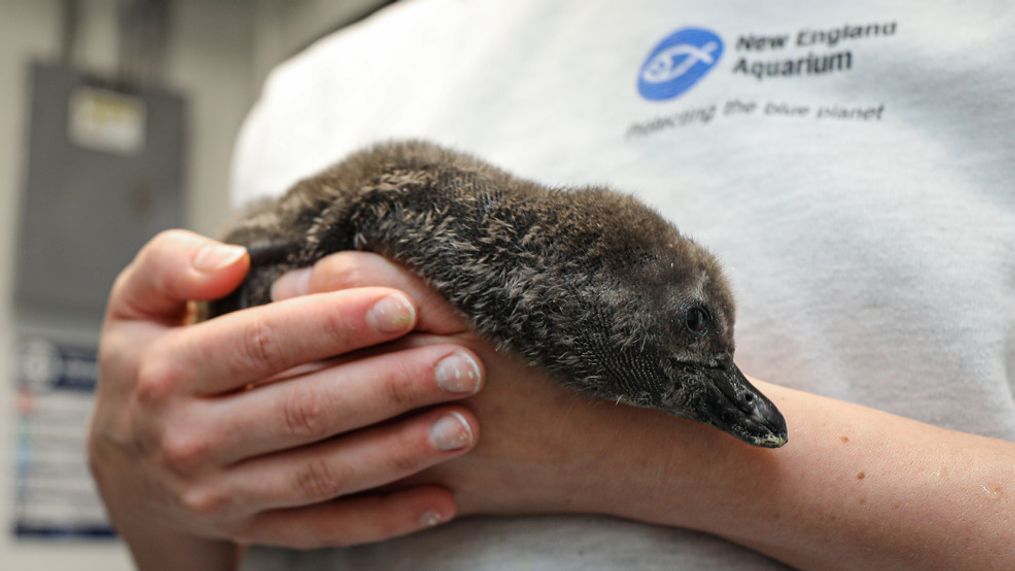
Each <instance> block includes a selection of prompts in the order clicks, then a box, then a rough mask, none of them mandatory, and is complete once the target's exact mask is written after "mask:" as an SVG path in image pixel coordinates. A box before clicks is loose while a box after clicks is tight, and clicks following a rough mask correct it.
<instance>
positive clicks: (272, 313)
mask: <svg viewBox="0 0 1015 571" xmlns="http://www.w3.org/2000/svg"><path fill="white" fill-rule="evenodd" d="M415 316H416V310H415V307H413V305H412V304H411V303H410V302H409V300H408V299H407V298H406V296H405V295H404V294H403V293H401V292H398V291H395V290H391V289H387V288H360V289H355V290H345V291H341V292H333V293H324V294H317V295H310V296H303V297H299V298H295V299H290V300H286V301H282V302H278V303H270V304H268V305H264V306H259V307H253V308H249V309H245V310H242V311H237V312H234V313H230V314H226V315H223V316H221V317H218V318H216V319H212V320H211V321H206V322H203V323H199V324H197V325H194V326H192V327H188V328H187V329H185V330H180V331H176V332H174V333H173V334H172V337H171V338H170V339H168V340H167V341H166V342H165V343H163V344H162V345H160V348H159V349H160V350H159V352H158V353H157V355H156V356H154V357H152V358H151V359H149V363H150V364H151V367H152V369H151V370H152V372H153V373H154V376H155V377H156V378H155V379H154V381H156V382H158V383H160V384H172V385H174V386H176V387H179V388H183V389H184V390H187V391H189V392H190V393H191V394H197V395H214V394H220V393H223V392H226V391H231V390H235V389H238V388H242V387H245V386H247V385H249V384H252V383H259V382H261V381H263V380H264V379H267V378H268V377H271V376H272V375H275V374H277V373H281V372H283V371H285V370H287V369H290V368H292V367H295V366H297V365H301V364H304V363H308V362H311V361H317V360H320V359H326V358H328V357H332V356H335V355H341V354H343V353H348V352H350V351H355V350H356V349H360V348H362V347H367V346H370V345H374V344H377V343H382V342H385V341H389V340H391V339H394V338H396V337H399V336H400V335H403V334H405V333H406V332H408V331H410V330H411V329H412V327H413V325H414V324H415V318H416V317H415ZM164 377H169V378H170V379H169V380H167V379H165V378H164Z"/></svg>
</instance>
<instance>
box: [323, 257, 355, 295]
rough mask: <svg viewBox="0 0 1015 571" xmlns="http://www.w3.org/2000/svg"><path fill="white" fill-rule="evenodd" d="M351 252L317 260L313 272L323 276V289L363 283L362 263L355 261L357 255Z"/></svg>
mask: <svg viewBox="0 0 1015 571" xmlns="http://www.w3.org/2000/svg"><path fill="white" fill-rule="evenodd" d="M351 254H352V253H348V252H343V253H339V254H334V255H331V256H328V257H327V258H324V259H323V260H321V261H320V262H318V264H317V267H316V268H315V273H316V274H317V275H319V276H323V278H322V280H323V282H324V284H323V285H324V289H325V291H334V290H340V289H348V288H352V287H356V286H358V285H360V284H362V283H364V277H365V276H364V272H363V268H362V265H361V264H359V263H357V256H354V255H351Z"/></svg>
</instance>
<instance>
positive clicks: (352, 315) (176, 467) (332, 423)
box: [88, 231, 483, 570]
mask: <svg viewBox="0 0 1015 571" xmlns="http://www.w3.org/2000/svg"><path fill="white" fill-rule="evenodd" d="M248 265H249V260H248V258H247V256H246V254H245V252H244V251H243V250H242V248H235V247H231V248H230V247H223V246H222V245H221V244H218V243H216V242H214V241H212V240H208V239H205V238H202V237H200V236H197V235H195V234H191V233H188V232H182V231H172V232H167V233H163V234H161V235H160V236H158V237H156V238H155V239H154V240H152V242H150V243H149V244H148V245H147V246H146V247H145V248H144V249H143V250H142V251H141V252H140V253H139V255H138V257H137V258H136V260H135V261H134V262H133V263H132V264H131V265H130V266H129V267H128V268H127V269H126V270H124V272H123V273H122V274H121V276H120V277H119V278H118V279H117V281H116V284H115V286H114V288H113V291H112V293H111V296H110V302H109V307H108V311H107V318H106V323H105V326H104V330H103V336H102V342H101V347H100V382H99V386H98V395H97V401H96V407H95V411H94V413H93V417H92V422H91V428H90V434H89V441H88V452H89V461H90V465H91V468H92V472H93V475H94V477H95V479H96V482H97V484H98V487H99V490H100V492H101V494H102V496H103V499H104V501H105V503H106V506H107V508H108V511H109V514H110V517H111V519H112V522H113V524H114V525H115V527H116V529H117V531H118V532H119V533H120V534H121V536H122V537H123V538H124V539H125V540H126V541H127V543H128V545H129V546H130V548H131V551H132V554H133V556H134V558H135V561H136V563H137V565H138V567H139V568H141V569H145V570H152V569H195V570H200V569H216V570H218V569H229V568H232V567H235V565H236V563H237V561H238V558H239V556H240V552H239V550H238V548H237V545H239V544H245V543H253V542H256V543H270V544H276V545H288V546H294V547H310V546H316V545H348V544H354V543H361V542H367V541H376V540H380V539H384V538H387V537H392V536H395V535H400V534H404V533H409V532H412V531H415V530H418V529H422V528H424V527H427V526H429V525H433V524H436V523H439V522H443V521H448V520H449V519H451V518H452V517H453V516H454V514H455V510H456V507H455V503H454V499H453V498H452V496H451V494H450V493H449V492H448V490H446V489H444V488H442V487H439V486H434V485H420V486H412V487H403V488H402V489H400V490H399V491H397V492H394V493H386V494H380V493H369V492H367V493H362V492H363V491H364V490H369V489H373V488H375V487H377V486H379V485H382V484H385V483H387V482H390V481H392V480H396V479H398V478H402V477H405V476H407V475H410V474H412V473H414V472H417V471H419V470H421V469H423V468H426V467H428V466H432V465H433V464H435V463H439V462H442V461H445V460H447V459H449V458H452V457H455V456H457V455H460V454H463V453H465V452H467V451H468V450H469V449H470V448H471V447H472V445H473V444H474V442H475V440H476V438H477V437H478V427H477V425H476V422H475V418H474V417H473V416H472V415H471V413H470V412H469V411H468V410H467V409H465V408H462V407H461V406H453V405H447V404H444V403H447V402H448V401H453V400H457V399H461V398H463V397H465V396H468V395H470V394H473V393H474V392H475V391H476V390H478V389H479V387H480V386H481V383H482V375H483V371H482V368H481V367H480V366H479V365H478V363H476V366H477V367H479V368H476V369H473V373H474V374H473V375H471V376H469V375H466V377H468V379H470V380H473V381H475V382H474V383H473V386H472V388H467V387H465V386H464V385H463V384H462V383H454V382H452V383H447V382H444V383H441V382H439V379H442V377H441V376H440V375H439V374H438V373H439V371H441V370H443V369H441V368H440V367H439V366H438V363H445V361H444V358H445V357H448V356H451V355H459V354H462V355H465V356H467V357H469V358H471V359H472V361H473V362H475V357H474V355H471V354H470V353H468V352H467V351H465V352H464V353H462V352H461V350H460V348H458V347H456V346H451V345H448V344H447V343H444V344H440V343H439V344H436V345H434V346H432V347H427V348H415V349H407V350H406V351H400V352H389V353H388V354H385V355H378V356H375V357H373V358H365V359H348V358H346V359H345V360H342V359H337V360H331V361H326V362H324V363H322V364H319V365H318V366H314V367H304V368H302V369H292V367H293V366H296V365H301V364H304V363H311V362H320V361H321V360H322V359H329V358H331V357H335V356H339V355H348V354H349V353H350V352H354V351H356V350H359V349H361V348H365V347H368V346H371V345H374V344H377V343H383V342H386V341H390V340H392V339H395V338H397V337H399V336H401V335H403V334H405V333H406V332H407V331H409V330H410V329H411V328H412V327H413V325H414V324H415V320H416V309H415V307H414V306H412V304H411V303H409V302H408V301H407V300H406V299H405V297H404V295H403V294H401V293H400V292H397V291H394V290H391V289H386V288H362V289H355V290H348V291H346V292H337V293H328V294H324V295H319V296H312V297H306V298H302V299H299V300H290V301H289V302H285V303H279V304H271V305H270V306H266V307H261V308H253V309H251V310H247V311H243V312H237V313H235V314H232V315H228V316H224V317H222V318H219V319H215V320H211V321H208V322H205V323H200V324H194V325H187V324H185V321H186V314H187V301H188V300H201V299H213V298H216V297H221V296H223V295H225V294H226V293H228V292H229V291H231V290H232V289H234V288H235V287H236V286H237V285H238V284H239V282H240V281H241V280H242V279H243V276H244V274H245V273H246V271H247V267H248ZM459 363H461V361H459ZM445 380H446V379H445ZM455 380H458V381H461V380H462V379H461V378H458V379H455ZM442 386H443V387H444V388H442ZM462 389H464V390H462ZM420 407H431V408H429V409H427V410H425V411H423V412H420V413H418V414H406V413H407V412H408V411H412V410H415V409H418V408H420ZM449 419H450V424H449V423H448V420H449ZM462 422H464V423H465V424H462ZM340 496H341V497H340ZM335 498H339V499H335Z"/></svg>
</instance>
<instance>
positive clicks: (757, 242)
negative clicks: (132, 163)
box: [234, 0, 1015, 570]
mask: <svg viewBox="0 0 1015 571" xmlns="http://www.w3.org/2000/svg"><path fill="white" fill-rule="evenodd" d="M1012 29H1015V11H1013V10H1011V9H1009V8H1008V7H1007V6H1006V5H1005V4H1004V3H975V4H974V3H954V4H953V5H951V6H940V5H937V4H928V3H926V2H917V1H910V2H893V3H885V2H879V1H874V0H854V1H852V2H848V3H838V4H835V5H828V6H823V7H822V8H821V9H820V10H819V9H815V8H814V7H813V3H808V2H791V1H770V2H765V3H763V4H759V3H757V2H755V1H748V0H745V1H736V2H732V1H730V2H721V3H718V2H704V1H700V0H699V1H696V2H690V1H680V0H655V1H653V0H645V1H640V2H609V1H587V0H581V1H579V0H575V1H572V2H543V1H541V0H521V1H519V0H512V1H511V2H501V1H496V0H469V1H460V0H457V1H456V0H416V1H414V2H408V3H399V4H397V5H395V6H393V7H390V8H388V9H385V10H383V11H382V12H381V13H379V14H378V15H376V16H374V17H372V18H370V19H368V20H366V21H364V22H362V23H360V24H357V25H355V26H353V27H351V28H349V29H347V30H345V31H343V32H341V33H339V34H336V35H334V36H332V37H329V38H327V39H325V40H323V41H321V42H319V43H318V44H316V45H314V46H313V47H311V48H310V49H308V50H307V51H306V52H304V53H302V54H300V55H299V56H297V57H296V58H294V59H293V60H292V61H290V62H287V63H286V64H284V65H282V66H281V67H279V68H278V69H277V70H276V71H275V72H274V73H273V74H272V76H271V78H270V79H269V81H268V84H267V85H266V87H265V91H264V94H263V97H262V99H261V101H260V102H259V103H258V104H257V106H256V108H255V109H254V111H253V112H252V113H251V115H250V117H249V118H248V120H247V123H246V126H245V128H244V130H243V133H242V135H241V138H240V141H239V145H238V148H237V154H236V158H235V172H234V175H235V176H234V180H235V189H234V195H235V197H236V201H237V204H239V203H243V202H245V201H247V200H249V199H251V198H253V197H255V196H263V195H278V194H280V193H282V192H283V191H284V190H285V189H286V188H287V187H288V186H289V185H291V184H292V183H293V182H294V181H296V180H297V179H299V178H301V177H304V176H307V175H310V174H313V173H314V172H315V171H318V170H319V169H321V168H323V167H325V166H327V165H328V164H330V163H333V162H335V161H337V160H339V159H340V158H341V157H343V156H344V155H346V154H348V153H350V152H352V151H354V150H356V149H358V148H360V147H362V146H364V145H366V144H368V143H371V142H375V141H378V140H382V139H388V138H396V137H422V138H426V139H431V140H434V141H436V142H439V143H442V144H445V145H449V146H452V147H456V148H459V149H461V150H465V151H469V152H472V153H474V154H476V155H478V156H480V157H483V158H485V159H487V160H489V161H490V162H492V163H494V164H497V165H499V166H501V167H504V168H506V169H508V170H510V171H512V172H514V173H516V174H518V175H520V176H524V177H527V178H532V179H536V180H540V181H542V182H544V183H546V184H552V185H567V184H586V183H604V184H608V185H610V186H612V187H614V188H616V189H619V190H623V191H627V192H630V193H633V194H635V195H637V196H638V197H639V198H641V199H642V200H644V201H645V202H647V203H649V204H651V205H653V206H655V207H656V208H658V209H659V210H660V211H661V212H662V213H663V214H664V215H665V216H667V217H668V218H670V219H671V220H672V221H673V222H674V223H675V224H676V225H677V226H678V227H679V228H681V229H682V230H683V231H685V232H686V233H688V234H690V235H691V236H693V237H695V238H696V239H697V240H698V241H700V242H701V243H702V244H704V245H706V246H707V247H708V248H709V249H710V250H711V251H713V252H714V253H716V254H717V255H718V256H719V258H720V259H721V260H723V262H724V264H725V267H726V270H727V272H728V275H729V276H730V278H731V280H732V282H733V287H734V290H735V293H736V297H737V300H738V311H737V316H738V323H737V332H736V336H737V347H738V349H737V361H738V363H739V364H740V366H741V368H742V369H743V370H744V371H746V372H748V373H749V374H752V375H755V376H757V377H760V378H763V379H766V380H769V381H772V382H776V383H780V384H783V385H786V386H790V387H794V388H798V389H802V390H806V391H811V392H815V393H819V394H823V395H827V396H830V397H834V398H838V399H843V400H847V401H851V402H856V403H860V404H863V405H867V406H871V407H874V408H878V409H881V410H884V411H887V412H891V413H895V414H899V415H902V416H906V417H910V418H914V419H917V420H921V421H924V422H929V423H932V424H937V425H940V426H945V427H948V428H953V429H957V430H962V431H966V432H973V433H978V434H984V435H989V436H993V437H999V438H1004V439H1015V397H1013V393H1015V387H1013V382H1015V381H1013V378H1015V188H1013V187H1015V182H1013V181H1015V105H1013V104H1012V102H1013V96H1015V73H1012V72H1011V71H1010V66H1011V62H1012V61H1015V42H1012V41H1011V30H1012ZM246 565H247V567H248V568H250V569H283V568H284V569H300V568H304V567H301V565H305V566H306V567H305V568H307V569H322V568H330V567H334V568H342V569H430V568H433V569H437V568H440V569H446V570H451V569H513V568H522V569H547V570H549V569H553V570H557V569H596V568H601V569H620V568H640V569H655V568H658V569H698V568H709V569H743V568H768V567H769V566H771V567H775V568H777V567H778V564H777V563H774V562H772V561H770V560H768V559H765V558H764V557H761V556H759V555H756V554H753V553H751V552H750V551H747V550H745V549H743V548H740V547H738V546H735V545H733V544H729V543H726V542H724V541H722V540H720V539H716V538H712V537H709V536H705V535H702V534H698V533H694V532H688V531H684V530H679V529H667V528H661V527H654V526H648V525H641V524H638V523H633V522H626V521H620V520H615V519H610V518H604V517H575V516H568V517H539V518H514V519H496V518H478V519H472V520H469V521H467V522H453V523H451V524H449V525H447V526H442V527H439V528H436V529H433V530H429V531H427V532H424V533H421V534H417V535H414V536H411V537H407V538H403V539H398V540H394V541H389V542H384V543H380V544H376V545H367V546H362V547H356V548H351V549H343V550H324V551H317V552H308V553H303V552H295V551H284V550H270V549H255V550H254V551H253V552H252V554H251V557H250V558H248V561H247V563H246Z"/></svg>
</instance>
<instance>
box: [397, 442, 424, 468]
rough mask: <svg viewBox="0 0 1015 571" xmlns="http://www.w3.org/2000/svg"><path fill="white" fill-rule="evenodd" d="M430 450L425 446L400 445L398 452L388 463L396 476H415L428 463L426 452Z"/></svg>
mask: <svg viewBox="0 0 1015 571" xmlns="http://www.w3.org/2000/svg"><path fill="white" fill-rule="evenodd" d="M428 449H429V447H425V446H424V447H419V446H413V445H410V444H408V443H403V444H400V445H399V446H398V452H397V453H396V454H395V455H394V456H392V457H391V459H390V460H389V461H388V462H389V467H390V470H391V471H392V472H393V473H396V474H406V475H408V474H415V473H416V472H418V471H419V470H421V469H422V468H423V467H424V465H425V463H426V459H425V452H424V451H425V450H428Z"/></svg>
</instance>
